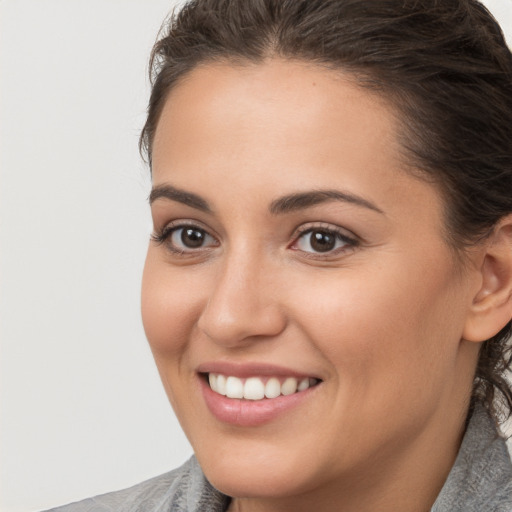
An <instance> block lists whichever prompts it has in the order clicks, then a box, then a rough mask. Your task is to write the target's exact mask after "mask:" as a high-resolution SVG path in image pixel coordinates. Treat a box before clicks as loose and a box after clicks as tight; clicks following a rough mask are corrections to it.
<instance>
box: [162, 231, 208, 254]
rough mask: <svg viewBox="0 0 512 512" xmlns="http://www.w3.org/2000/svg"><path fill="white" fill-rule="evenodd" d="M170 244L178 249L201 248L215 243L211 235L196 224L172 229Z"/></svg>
mask: <svg viewBox="0 0 512 512" xmlns="http://www.w3.org/2000/svg"><path fill="white" fill-rule="evenodd" d="M170 242H171V246H172V247H173V248H175V249H176V250H178V251H187V250H193V249H201V248H204V247H211V246H215V245H217V242H216V240H215V238H213V236H211V235H210V234H208V232H206V231H205V230H204V229H201V228H198V227H196V226H182V227H177V228H175V229H173V230H172V233H171V236H170Z"/></svg>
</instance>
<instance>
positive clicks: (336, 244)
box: [294, 228, 356, 254]
mask: <svg viewBox="0 0 512 512" xmlns="http://www.w3.org/2000/svg"><path fill="white" fill-rule="evenodd" d="M354 245H356V241H355V240H352V239H351V238H349V237H347V236H345V235H342V234H341V233H338V232H337V231H334V230H332V231H331V230H329V229H320V228H316V229H308V230H307V231H304V232H303V233H302V234H301V235H300V236H299V237H298V239H297V241H296V242H295V244H294V248H295V249H299V250H300V251H303V252H307V253H313V254H321V253H328V252H332V251H336V250H338V249H343V248H346V247H347V248H348V247H352V246H354Z"/></svg>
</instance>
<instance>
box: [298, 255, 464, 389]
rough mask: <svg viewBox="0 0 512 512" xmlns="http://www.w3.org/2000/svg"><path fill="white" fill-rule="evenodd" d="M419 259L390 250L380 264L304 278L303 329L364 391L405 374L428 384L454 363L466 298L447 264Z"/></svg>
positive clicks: (399, 380) (337, 368) (337, 370)
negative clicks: (397, 255) (420, 262)
mask: <svg viewBox="0 0 512 512" xmlns="http://www.w3.org/2000/svg"><path fill="white" fill-rule="evenodd" d="M407 261H415V264H414V265H409V266H408V265H407ZM417 262H418V259H414V258H413V257H412V256H411V257H410V258H406V259H403V260H402V259H396V261H392V258H391V255H390V257H389V261H387V260H386V258H384V257H383V258H382V261H381V263H382V264H381V265H379V266H378V267H377V266H375V267H374V268H370V269H368V270H364V271H363V270H361V268H359V269H343V270H342V271H341V272H340V273H339V274H337V275H335V276H324V277H321V276H320V278H317V279H315V280H308V281H304V282H303V283H301V286H300V288H301V289H307V290H308V294H307V296H303V297H302V298H301V299H296V304H297V306H298V307H299V306H300V308H301V311H300V313H297V314H295V315H294V316H295V318H300V325H301V329H302V330H304V331H306V332H307V333H308V336H309V338H310V339H311V340H313V341H314V343H315V345H316V347H317V348H318V350H319V351H320V352H321V353H322V354H324V355H325V357H326V358H327V359H328V360H329V361H330V363H331V366H332V367H333V371H334V372H335V373H337V374H339V375H342V376H343V379H350V380H351V381H354V382H355V383H357V385H358V386H360V388H361V392H364V389H366V388H368V387H370V386H372V385H373V384H376V385H377V386H382V385H383V383H389V384H390V386H394V385H396V386H400V385H401V384H402V383H403V381H404V379H409V380H410V381H411V382H413V383H417V384H418V386H422V385H423V384H422V382H421V381H422V379H423V380H424V379H426V378H428V377H429V375H432V377H433V376H434V374H436V373H437V374H441V373H443V372H447V371H448V368H449V367H450V365H452V364H454V361H455V358H456V354H457V347H458V344H459V341H460V333H461V327H462V325H463V311H462V308H460V307H459V308H458V309H457V308H455V307H454V304H460V303H461V300H460V296H457V293H458V292H457V290H460V285H459V284H458V283H457V280H456V278H455V276H454V274H453V272H452V271H451V268H452V267H451V264H450V263H447V261H444V260H443V261H436V262H431V261H425V263H424V268H418V263H417ZM432 268H434V269H436V272H435V274H434V273H433V272H432V270H431V269H432ZM429 269H430V270H429ZM298 289H299V287H298ZM298 289H297V290H298ZM294 296H295V297H300V295H299V294H298V293H295V294H294ZM340 378H341V377H340Z"/></svg>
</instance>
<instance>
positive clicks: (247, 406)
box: [200, 378, 318, 427]
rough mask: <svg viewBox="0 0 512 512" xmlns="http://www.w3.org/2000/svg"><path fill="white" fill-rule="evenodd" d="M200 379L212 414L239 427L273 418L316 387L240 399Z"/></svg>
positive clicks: (256, 424)
mask: <svg viewBox="0 0 512 512" xmlns="http://www.w3.org/2000/svg"><path fill="white" fill-rule="evenodd" d="M200 381H201V391H202V392H203V397H204V400H205V402H206V406H207V407H208V409H209V410H210V412H211V413H212V414H213V416H214V417H215V418H217V419H218V420H219V421H222V422H223V423H229V424H231V425H236V426H239V427H256V426H258V425H263V424H265V423H269V422H271V421H273V420H275V419H276V418H277V417H278V416H281V415H282V414H284V413H285V412H287V411H289V410H290V409H293V408H295V407H298V406H299V405H300V404H301V403H302V402H304V400H307V398H308V397H310V396H311V394H312V392H314V390H315V389H316V388H317V387H318V384H317V385H316V386H314V387H312V388H309V389H306V390H305V391H299V392H297V393H293V394H292V395H287V396H284V395H281V396H278V397H277V398H264V399H262V400H242V399H236V398H228V397H226V396H224V395H220V394H219V393H215V391H213V390H212V389H211V388H210V386H209V385H208V384H207V382H206V381H205V379H204V378H200Z"/></svg>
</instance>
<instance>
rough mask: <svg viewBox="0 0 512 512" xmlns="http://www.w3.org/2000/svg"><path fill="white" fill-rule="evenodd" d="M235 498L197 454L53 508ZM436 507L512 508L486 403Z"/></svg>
mask: <svg viewBox="0 0 512 512" xmlns="http://www.w3.org/2000/svg"><path fill="white" fill-rule="evenodd" d="M229 500H230V499H229V498H228V497H227V496H225V495H223V494H221V493H220V492H219V491H217V490H216V489H214V488H213V487H212V486H211V485H210V483H209V482H208V481H207V480H206V478H205V477H204V475H203V472H202V471H201V468H200V467H199V464H198V462H197V460H196V459H195V457H192V458H190V459H189V460H188V461H187V462H186V463H185V464H184V465H183V466H181V467H180V468H178V469H175V470H174V471H170V472H169V473H165V474H163V475H160V476H157V477H155V478H152V479H151V480H147V481H145V482H142V483H140V484H138V485H135V486H133V487H130V488H129V489H125V490H122V491H117V492H111V493H108V494H103V495H101V496H96V497H95V498H89V499H86V500H83V501H80V502H77V503H73V504H71V505H66V506H64V507H59V508H54V509H51V512H171V511H172V512H224V511H225V510H226V509H227V507H228V505H229ZM48 512H50V511H48ZM431 512H512V463H511V461H510V457H509V454H508V451H507V446H506V444H505V441H504V440H503V438H502V437H500V435H499V434H498V432H497V430H496V427H495V425H494V422H493V421H492V419H491V418H490V417H489V415H488V414H487V412H486V411H485V410H484V409H482V408H480V407H479V408H477V409H476V410H475V413H474V414H473V416H472V418H471V420H470V422H469V426H468V428H467V431H466V434H465V436H464V439H463V441H462V445H461V447H460V450H459V454H458V456H457V459H456V461H455V464H454V466H453V468H452V470H451V472H450V474H449V475H448V478H447V480H446V483H445V485H444V487H443V489H442V490H441V493H440V494H439V496H438V498H437V500H436V502H435V503H434V506H433V507H432V510H431Z"/></svg>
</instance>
